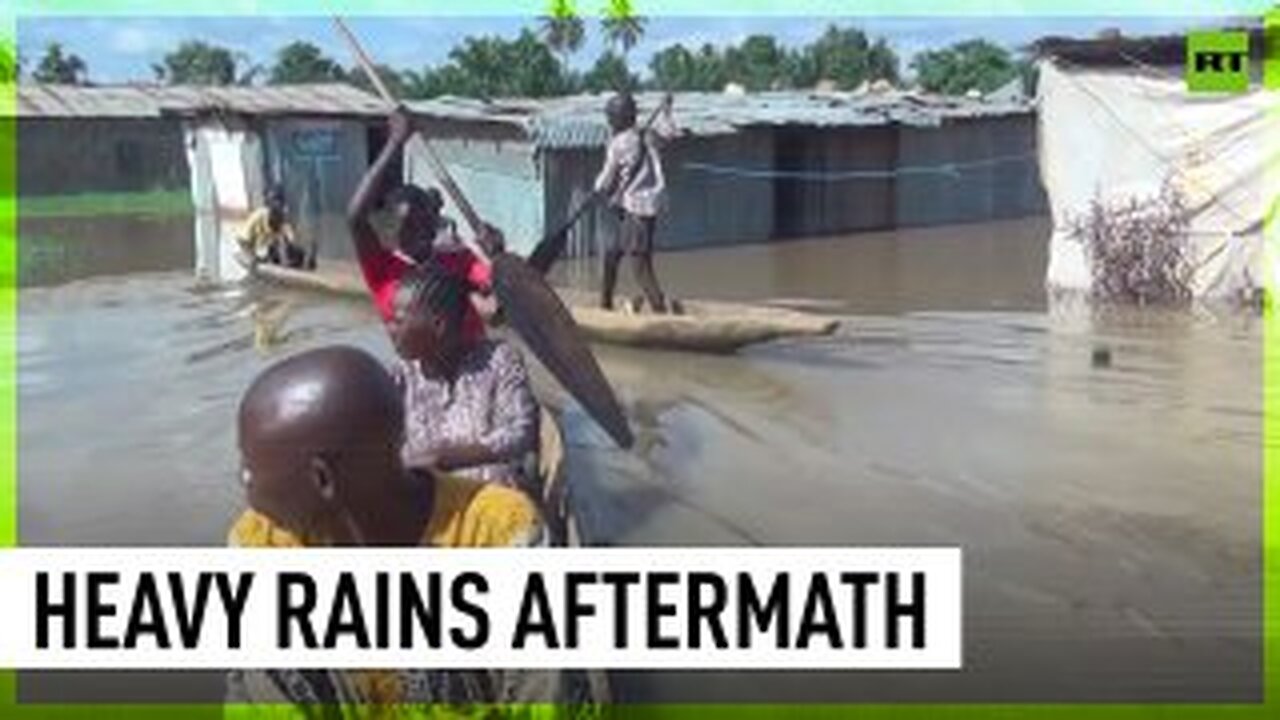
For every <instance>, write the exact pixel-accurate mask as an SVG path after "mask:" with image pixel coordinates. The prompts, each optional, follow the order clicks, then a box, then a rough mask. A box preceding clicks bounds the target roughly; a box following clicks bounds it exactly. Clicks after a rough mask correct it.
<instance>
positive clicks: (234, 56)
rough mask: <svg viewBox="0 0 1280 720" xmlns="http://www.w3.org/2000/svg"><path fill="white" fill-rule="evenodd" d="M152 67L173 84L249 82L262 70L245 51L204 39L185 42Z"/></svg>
mask: <svg viewBox="0 0 1280 720" xmlns="http://www.w3.org/2000/svg"><path fill="white" fill-rule="evenodd" d="M151 67H152V70H153V71H154V72H155V75H156V79H158V80H160V81H162V82H166V83H168V84H170V85H248V84H249V83H251V82H252V81H253V78H254V77H255V76H256V75H257V74H258V72H260V70H261V68H259V67H258V66H255V65H251V64H250V63H249V61H248V58H247V57H245V56H244V55H243V54H241V53H235V52H232V51H231V50H228V49H227V48H224V47H219V46H217V45H212V44H210V43H206V42H204V41H203V40H186V41H184V42H182V43H181V44H180V45H178V47H177V49H175V50H173V51H172V52H169V53H168V54H166V55H165V56H164V57H163V58H162V59H161V61H160V62H159V63H158V64H155V65H152V66H151Z"/></svg>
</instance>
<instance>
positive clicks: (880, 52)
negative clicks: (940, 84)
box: [649, 25, 900, 91]
mask: <svg viewBox="0 0 1280 720" xmlns="http://www.w3.org/2000/svg"><path fill="white" fill-rule="evenodd" d="M898 65H899V62H898V56H897V54H896V53H894V51H893V49H892V48H891V47H889V44H888V43H887V42H886V41H885V40H884V39H883V38H880V39H877V40H876V41H875V42H870V41H869V39H868V38H867V36H866V34H865V33H863V32H862V31H861V30H858V29H857V28H840V27H837V26H834V25H833V26H830V27H828V28H827V30H826V32H824V33H823V34H822V36H821V37H819V38H818V39H817V40H814V41H813V42H812V43H810V44H808V45H805V46H803V47H800V48H796V49H790V48H787V47H784V46H782V45H781V44H779V43H778V41H777V40H776V39H774V38H773V37H772V36H770V35H753V36H751V37H748V38H746V39H745V40H743V41H742V42H741V43H740V44H738V45H730V46H728V47H726V48H724V49H723V50H720V49H717V48H715V47H713V46H711V45H703V46H702V48H701V49H700V50H699V51H698V52H697V53H694V52H692V51H691V50H689V49H688V48H685V47H684V46H683V45H679V44H677V45H671V46H669V47H667V48H665V49H663V50H662V51H661V52H659V53H657V54H656V55H654V57H653V59H652V61H651V62H650V64H649V69H650V70H651V71H652V72H653V84H654V85H656V86H657V87H658V88H660V89H662V90H670V91H679V90H695V91H718V90H721V89H723V88H724V86H725V84H727V83H731V82H732V83H737V84H739V85H742V86H743V87H744V88H746V89H747V90H752V91H760V90H772V89H786V88H812V87H814V86H815V85H817V84H818V83H819V82H822V81H827V82H831V83H833V84H834V85H835V86H836V87H837V88H839V89H842V90H852V89H854V88H856V87H858V86H859V85H861V84H862V83H863V82H865V81H871V80H880V79H884V80H888V81H890V82H893V83H897V82H898V81H899V79H900V77H899V72H898Z"/></svg>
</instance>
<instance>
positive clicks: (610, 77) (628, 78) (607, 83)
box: [582, 51, 640, 93]
mask: <svg viewBox="0 0 1280 720" xmlns="http://www.w3.org/2000/svg"><path fill="white" fill-rule="evenodd" d="M639 86H640V78H638V77H636V76H635V75H633V74H631V71H630V70H628V69H627V61H626V59H624V58H623V57H622V56H621V55H619V54H617V53H615V52H612V51H605V53H604V54H603V55H601V56H600V57H599V59H597V60H596V64H595V65H593V66H592V67H591V70H589V71H587V74H586V75H583V76H582V89H584V90H586V91H587V92H593V93H601V92H616V91H618V90H634V89H635V88H638V87H639Z"/></svg>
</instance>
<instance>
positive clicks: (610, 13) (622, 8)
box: [600, 0, 648, 57]
mask: <svg viewBox="0 0 1280 720" xmlns="http://www.w3.org/2000/svg"><path fill="white" fill-rule="evenodd" d="M647 22H648V21H647V20H646V19H645V18H643V17H641V16H639V15H637V14H636V13H635V9H634V8H633V7H632V6H631V0H608V3H607V4H606V5H605V7H604V12H603V17H601V18H600V27H601V29H602V30H604V36H605V39H606V40H608V41H609V44H610V45H611V46H612V47H613V49H614V50H615V51H621V53H622V55H623V56H624V57H625V56H626V54H627V53H629V52H631V48H633V47H635V46H636V43H638V42H640V38H641V37H643V36H644V26H645V24H646V23H647Z"/></svg>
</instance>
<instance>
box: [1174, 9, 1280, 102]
mask: <svg viewBox="0 0 1280 720" xmlns="http://www.w3.org/2000/svg"><path fill="white" fill-rule="evenodd" d="M1266 20H1267V21H1266V32H1265V33H1264V37H1265V38H1266V40H1265V46H1266V47H1264V48H1263V84H1264V85H1265V86H1266V87H1268V88H1278V87H1280V73H1278V72H1277V70H1280V67H1277V63H1280V46H1278V43H1280V22H1277V20H1280V18H1276V17H1271V16H1268V17H1267V19H1266ZM1186 68H1187V89H1188V90H1190V91H1191V92H1218V93H1243V92H1248V91H1249V33H1248V32H1241V31H1229V32H1212V31H1192V32H1189V33H1187V62H1186Z"/></svg>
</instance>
